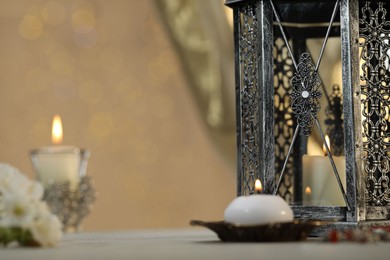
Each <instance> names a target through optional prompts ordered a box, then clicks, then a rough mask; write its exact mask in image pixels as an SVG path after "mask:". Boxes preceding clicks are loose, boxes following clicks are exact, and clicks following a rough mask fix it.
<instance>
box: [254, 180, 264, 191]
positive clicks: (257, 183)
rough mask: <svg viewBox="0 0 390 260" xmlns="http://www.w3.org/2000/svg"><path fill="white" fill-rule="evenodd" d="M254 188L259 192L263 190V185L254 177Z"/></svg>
mask: <svg viewBox="0 0 390 260" xmlns="http://www.w3.org/2000/svg"><path fill="white" fill-rule="evenodd" d="M255 190H256V191H257V192H261V191H262V190H263V185H261V181H260V180H259V179H256V181H255Z"/></svg>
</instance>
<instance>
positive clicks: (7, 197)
mask: <svg viewBox="0 0 390 260" xmlns="http://www.w3.org/2000/svg"><path fill="white" fill-rule="evenodd" d="M2 204H3V205H2V207H1V208H2V214H1V218H0V226H3V227H22V228H26V227H28V226H30V225H31V223H32V221H33V219H34V216H35V208H34V203H33V202H32V201H30V200H29V198H28V197H26V196H21V195H20V194H3V196H2Z"/></svg>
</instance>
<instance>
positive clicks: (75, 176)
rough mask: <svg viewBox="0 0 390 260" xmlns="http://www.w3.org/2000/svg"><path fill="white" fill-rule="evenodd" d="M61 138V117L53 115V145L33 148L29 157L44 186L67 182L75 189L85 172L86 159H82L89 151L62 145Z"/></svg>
mask: <svg viewBox="0 0 390 260" xmlns="http://www.w3.org/2000/svg"><path fill="white" fill-rule="evenodd" d="M62 139H63V132H62V123H61V118H60V117H59V116H58V115H55V116H54V118H53V125H52V142H53V144H54V146H49V147H41V148H39V149H36V150H33V151H32V152H31V159H32V162H33V166H34V168H35V171H36V173H37V177H38V179H39V181H41V182H42V183H43V184H44V185H45V186H47V185H50V184H52V183H65V182H69V184H70V187H71V188H72V189H75V188H77V186H78V184H79V181H80V177H82V176H81V175H84V174H85V167H86V160H83V159H87V158H88V156H89V152H88V151H86V150H81V149H80V148H78V147H74V146H63V145H61V143H62ZM82 162H84V163H85V165H83V164H82Z"/></svg>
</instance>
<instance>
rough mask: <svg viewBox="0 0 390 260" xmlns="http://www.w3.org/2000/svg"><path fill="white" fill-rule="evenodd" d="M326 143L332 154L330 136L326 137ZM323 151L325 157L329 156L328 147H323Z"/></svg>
mask: <svg viewBox="0 0 390 260" xmlns="http://www.w3.org/2000/svg"><path fill="white" fill-rule="evenodd" d="M325 142H326V144H327V145H328V148H329V152H330V139H329V136H328V135H325ZM322 151H323V152H324V155H325V156H328V153H327V152H326V146H325V144H323V145H322Z"/></svg>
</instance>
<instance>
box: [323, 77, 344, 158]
mask: <svg viewBox="0 0 390 260" xmlns="http://www.w3.org/2000/svg"><path fill="white" fill-rule="evenodd" d="M325 112H326V117H327V118H326V120H325V124H326V125H327V131H326V133H327V135H328V136H329V139H330V144H331V147H330V149H331V151H332V154H333V155H336V156H340V155H342V154H343V151H344V116H343V96H342V93H341V89H340V86H339V85H333V87H332V93H331V94H330V97H329V105H328V106H327V108H326V110H325Z"/></svg>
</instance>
